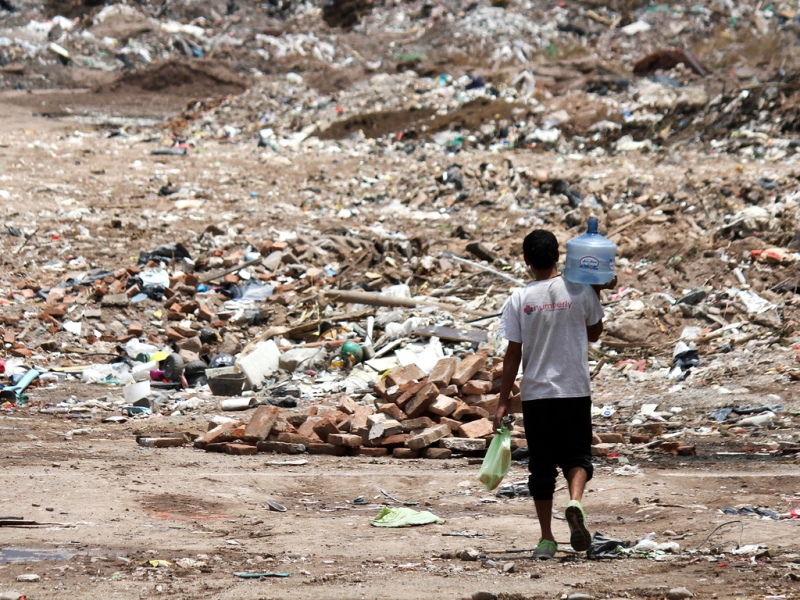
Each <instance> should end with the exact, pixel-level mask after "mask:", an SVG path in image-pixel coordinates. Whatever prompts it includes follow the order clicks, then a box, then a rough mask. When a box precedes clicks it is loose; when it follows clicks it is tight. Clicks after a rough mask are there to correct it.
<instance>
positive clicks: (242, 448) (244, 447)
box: [222, 443, 258, 456]
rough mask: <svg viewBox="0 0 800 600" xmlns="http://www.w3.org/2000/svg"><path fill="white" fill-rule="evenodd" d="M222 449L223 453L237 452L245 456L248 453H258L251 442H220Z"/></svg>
mask: <svg viewBox="0 0 800 600" xmlns="http://www.w3.org/2000/svg"><path fill="white" fill-rule="evenodd" d="M222 451H223V452H224V453H225V454H237V455H240V456H247V455H250V454H258V448H256V447H255V446H253V445H251V444H233V443H227V444H222Z"/></svg>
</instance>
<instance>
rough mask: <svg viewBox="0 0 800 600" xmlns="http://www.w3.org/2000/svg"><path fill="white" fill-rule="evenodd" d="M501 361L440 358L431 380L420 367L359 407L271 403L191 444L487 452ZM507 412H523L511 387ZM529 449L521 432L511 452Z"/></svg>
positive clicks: (403, 370) (242, 449)
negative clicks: (290, 407)
mask: <svg viewBox="0 0 800 600" xmlns="http://www.w3.org/2000/svg"><path fill="white" fill-rule="evenodd" d="M502 369H503V362H502V360H501V359H497V358H494V359H491V358H488V357H487V356H486V355H485V354H480V353H475V354H468V355H466V356H465V357H464V358H463V359H461V360H459V359H458V358H456V357H447V358H443V359H441V360H439V362H438V363H436V366H435V367H434V368H433V370H432V371H431V373H430V374H428V375H426V374H425V372H424V371H423V370H422V369H420V367H418V366H417V365H415V364H411V365H407V366H404V367H398V368H396V369H393V370H391V371H390V372H389V373H388V374H386V376H385V377H384V378H382V379H381V380H380V381H379V382H378V383H377V384H376V385H375V386H374V388H373V390H374V394H370V395H368V397H366V398H365V400H367V402H368V403H364V404H361V403H357V402H355V401H354V400H353V399H352V398H351V397H350V396H348V395H346V394H344V395H341V396H339V397H338V398H337V399H336V405H335V407H327V408H326V407H323V406H321V405H315V406H312V407H311V408H309V409H308V410H306V411H305V412H303V413H297V414H292V415H290V416H286V417H282V416H281V414H280V409H279V408H278V407H277V406H273V405H262V406H259V407H258V408H257V409H256V410H255V412H254V413H253V415H252V417H251V418H250V421H249V422H248V423H244V422H242V421H241V420H238V419H226V418H223V419H222V421H221V422H220V419H219V418H217V419H216V420H212V422H211V429H210V430H209V431H208V432H206V433H204V434H203V435H200V436H199V437H197V438H196V439H195V440H194V446H195V447H196V448H202V449H204V450H206V451H208V452H225V453H228V454H256V453H257V452H279V453H286V454H299V453H303V452H309V453H311V454H327V455H333V456H345V455H353V456H387V455H390V454H391V455H392V456H393V457H395V458H419V457H424V458H434V459H436V458H439V459H441V458H450V456H451V455H452V454H453V453H454V452H456V453H458V454H475V453H478V454H480V453H482V452H483V451H484V450H485V449H486V447H487V444H488V442H489V441H490V440H491V438H492V437H493V436H494V429H493V426H492V419H493V417H494V413H495V410H496V408H497V401H498V392H499V390H500V381H501V376H502ZM514 394H515V396H514V397H513V399H512V404H511V407H510V411H509V412H510V413H520V412H521V405H520V403H519V388H518V386H517V385H516V384H515V386H514ZM525 446H527V442H526V441H525V432H524V429H522V428H521V427H515V428H514V430H513V437H512V447H513V448H519V447H525Z"/></svg>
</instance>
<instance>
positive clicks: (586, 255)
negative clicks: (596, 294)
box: [564, 217, 617, 285]
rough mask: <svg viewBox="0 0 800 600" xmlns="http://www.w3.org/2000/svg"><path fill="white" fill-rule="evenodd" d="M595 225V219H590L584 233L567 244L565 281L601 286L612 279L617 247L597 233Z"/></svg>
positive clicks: (596, 223)
mask: <svg viewBox="0 0 800 600" xmlns="http://www.w3.org/2000/svg"><path fill="white" fill-rule="evenodd" d="M597 225H598V222H597V219H596V218H594V217H590V218H589V228H588V229H587V231H586V233H584V234H583V235H579V236H578V237H576V238H572V239H571V240H569V241H568V242H567V260H566V265H565V266H564V277H566V278H567V281H572V282H573V283H589V284H601V285H602V284H604V283H608V282H610V281H611V280H612V279H614V259H615V258H616V256H617V245H616V244H615V243H614V242H612V241H611V240H609V239H608V238H606V237H605V236H603V235H602V234H600V233H597Z"/></svg>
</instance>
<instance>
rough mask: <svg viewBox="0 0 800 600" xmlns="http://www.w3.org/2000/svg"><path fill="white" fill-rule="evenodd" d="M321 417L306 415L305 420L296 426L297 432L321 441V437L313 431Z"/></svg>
mask: <svg viewBox="0 0 800 600" xmlns="http://www.w3.org/2000/svg"><path fill="white" fill-rule="evenodd" d="M322 420H323V419H322V417H308V418H307V419H306V420H305V422H304V423H303V424H302V425H300V427H298V428H297V433H298V434H299V435H301V436H303V437H306V438H308V439H310V440H312V441H314V442H321V441H322V438H321V437H319V435H317V433H316V432H315V431H314V427H316V425H317V424H318V423H321V422H322Z"/></svg>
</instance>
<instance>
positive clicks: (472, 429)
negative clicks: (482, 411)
mask: <svg viewBox="0 0 800 600" xmlns="http://www.w3.org/2000/svg"><path fill="white" fill-rule="evenodd" d="M458 432H459V433H460V434H461V436H462V437H466V438H482V437H486V436H488V435H492V434H493V433H494V427H493V426H492V422H491V421H490V420H489V419H478V420H477V421H471V422H469V423H462V424H461V427H459V428H458Z"/></svg>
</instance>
